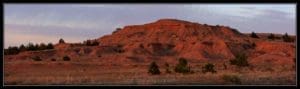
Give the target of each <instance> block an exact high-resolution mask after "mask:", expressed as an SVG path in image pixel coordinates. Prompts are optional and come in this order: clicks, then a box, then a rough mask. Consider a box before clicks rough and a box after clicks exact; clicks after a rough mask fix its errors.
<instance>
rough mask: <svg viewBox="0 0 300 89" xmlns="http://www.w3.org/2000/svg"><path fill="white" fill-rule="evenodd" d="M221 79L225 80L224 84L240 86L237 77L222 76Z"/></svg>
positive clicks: (239, 80)
mask: <svg viewBox="0 0 300 89" xmlns="http://www.w3.org/2000/svg"><path fill="white" fill-rule="evenodd" d="M222 79H223V80H225V81H226V82H231V83H234V84H241V83H242V82H241V79H240V78H239V77H238V76H237V75H227V74H225V75H223V76H222Z"/></svg>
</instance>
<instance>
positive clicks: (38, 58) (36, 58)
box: [32, 56, 42, 61]
mask: <svg viewBox="0 0 300 89" xmlns="http://www.w3.org/2000/svg"><path fill="white" fill-rule="evenodd" d="M32 59H33V60H34V61H42V59H41V58H40V57H39V56H34V57H32Z"/></svg>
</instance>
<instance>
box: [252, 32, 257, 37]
mask: <svg viewBox="0 0 300 89" xmlns="http://www.w3.org/2000/svg"><path fill="white" fill-rule="evenodd" d="M251 37H252V38H259V37H258V36H257V35H256V33H254V32H252V33H251Z"/></svg>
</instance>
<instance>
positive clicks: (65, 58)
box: [63, 56, 71, 61]
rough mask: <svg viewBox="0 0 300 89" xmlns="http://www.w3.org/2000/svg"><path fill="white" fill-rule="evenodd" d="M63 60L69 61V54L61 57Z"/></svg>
mask: <svg viewBox="0 0 300 89" xmlns="http://www.w3.org/2000/svg"><path fill="white" fill-rule="evenodd" d="M63 60H64V61H70V60H71V58H70V57H69V56H64V57H63Z"/></svg>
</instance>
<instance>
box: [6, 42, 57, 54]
mask: <svg viewBox="0 0 300 89" xmlns="http://www.w3.org/2000/svg"><path fill="white" fill-rule="evenodd" d="M48 49H54V46H53V44H52V43H48V44H45V43H41V44H35V45H34V44H33V43H28V44H27V45H26V46H25V45H24V44H22V45H20V46H9V47H8V48H7V49H4V55H15V54H18V53H20V52H24V51H38V50H48Z"/></svg>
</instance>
